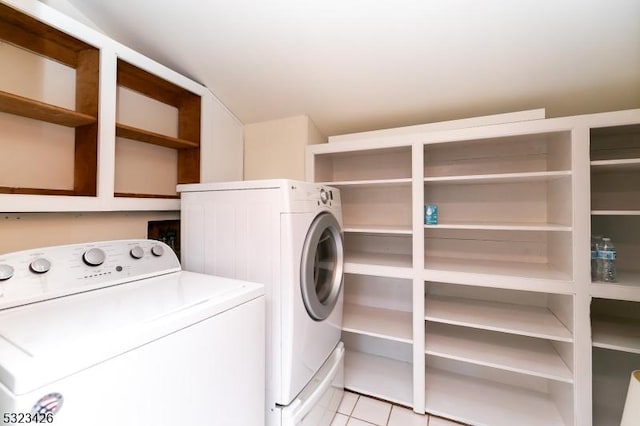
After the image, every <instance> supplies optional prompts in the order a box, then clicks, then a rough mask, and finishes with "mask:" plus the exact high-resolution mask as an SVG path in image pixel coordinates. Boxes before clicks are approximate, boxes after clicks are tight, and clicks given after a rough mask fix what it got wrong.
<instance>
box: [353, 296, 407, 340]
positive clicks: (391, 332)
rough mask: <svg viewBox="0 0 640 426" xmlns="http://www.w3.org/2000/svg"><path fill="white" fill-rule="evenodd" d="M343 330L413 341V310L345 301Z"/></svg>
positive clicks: (388, 338) (389, 338)
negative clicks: (385, 307) (376, 306)
mask: <svg viewBox="0 0 640 426" xmlns="http://www.w3.org/2000/svg"><path fill="white" fill-rule="evenodd" d="M342 330H343V331H348V332H351V333H357V334H365V335H367V336H372V337H379V338H382V339H387V340H394V341H397V342H402V343H409V344H411V343H412V342H413V337H412V315H411V312H402V311H394V310H390V309H381V308H373V307H370V306H363V305H355V304H350V303H345V304H344V309H343V314H342Z"/></svg>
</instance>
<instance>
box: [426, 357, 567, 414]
mask: <svg viewBox="0 0 640 426" xmlns="http://www.w3.org/2000/svg"><path fill="white" fill-rule="evenodd" d="M425 394H426V398H425V403H426V405H425V408H426V411H427V412H429V413H431V414H435V415H439V416H443V417H449V418H451V419H454V420H457V421H461V422H464V423H468V424H474V425H491V426H513V425H518V426H540V425H545V426H565V423H564V421H563V420H562V416H561V415H560V413H559V412H558V409H557V408H556V405H555V404H554V402H553V401H552V399H551V398H550V397H549V396H548V395H547V394H544V393H541V392H535V391H532V390H528V389H524V388H521V387H516V386H509V385H505V384H501V383H496V382H492V381H489V380H485V379H479V378H476V377H473V376H464V375H460V374H455V373H451V372H448V371H443V370H437V369H433V368H428V369H427V373H426V392H425Z"/></svg>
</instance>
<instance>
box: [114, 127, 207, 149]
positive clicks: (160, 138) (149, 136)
mask: <svg viewBox="0 0 640 426" xmlns="http://www.w3.org/2000/svg"><path fill="white" fill-rule="evenodd" d="M116 136H118V137H121V138H126V139H131V140H134V141H138V142H145V143H149V144H152V145H160V146H164V147H166V148H176V149H185V148H198V147H199V146H200V145H199V144H198V143H197V142H192V141H188V140H185V139H179V138H174V137H171V136H165V135H161V134H160V133H155V132H151V131H149V130H144V129H139V128H137V127H132V126H128V125H126V124H122V123H116Z"/></svg>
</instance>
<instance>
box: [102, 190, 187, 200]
mask: <svg viewBox="0 0 640 426" xmlns="http://www.w3.org/2000/svg"><path fill="white" fill-rule="evenodd" d="M113 195H114V197H120V198H164V199H172V200H173V199H175V200H179V199H180V195H179V194H176V195H168V194H135V193H130V192H116V193H115V194H113Z"/></svg>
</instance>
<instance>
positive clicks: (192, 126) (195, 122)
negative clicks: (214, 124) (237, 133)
mask: <svg viewBox="0 0 640 426" xmlns="http://www.w3.org/2000/svg"><path fill="white" fill-rule="evenodd" d="M117 78H118V85H119V86H122V87H126V88H128V89H131V90H133V91H135V92H138V93H140V94H142V95H145V96H147V97H149V98H152V99H155V100H157V101H159V102H162V103H165V104H167V105H171V106H173V107H175V108H177V109H178V137H177V138H174V137H170V136H164V135H160V134H158V133H154V132H151V131H148V130H144V129H139V128H135V127H132V126H127V125H124V124H120V123H118V124H117V125H116V135H117V136H120V137H124V138H127V139H132V140H136V141H139V142H145V143H151V144H155V145H160V146H164V147H168V148H175V149H177V150H178V182H177V183H196V182H199V181H200V114H201V99H200V96H198V95H196V94H194V93H191V92H189V91H188V90H186V89H183V88H182V87H179V86H177V85H175V84H173V83H170V82H168V81H166V80H163V79H161V78H159V77H157V76H155V75H153V74H151V73H149V72H147V71H144V70H142V69H140V68H138V67H136V66H134V65H131V64H129V63H127V62H125V61H123V60H120V59H119V60H118V77H117ZM116 196H118V195H116Z"/></svg>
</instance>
